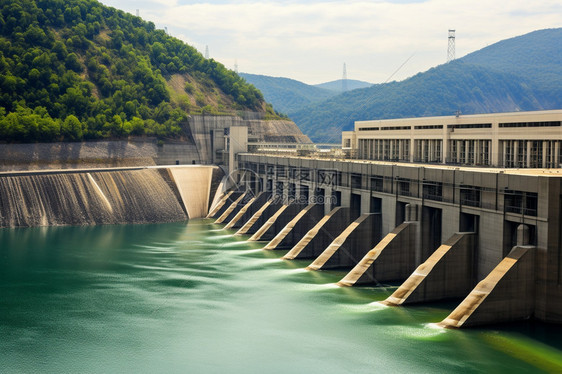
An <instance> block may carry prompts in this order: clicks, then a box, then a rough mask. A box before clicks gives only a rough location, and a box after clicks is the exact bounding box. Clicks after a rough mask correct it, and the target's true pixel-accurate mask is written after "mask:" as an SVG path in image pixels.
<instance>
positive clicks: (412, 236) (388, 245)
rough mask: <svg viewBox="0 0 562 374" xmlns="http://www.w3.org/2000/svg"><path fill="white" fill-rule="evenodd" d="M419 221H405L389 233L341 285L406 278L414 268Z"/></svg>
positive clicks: (339, 283)
mask: <svg viewBox="0 0 562 374" xmlns="http://www.w3.org/2000/svg"><path fill="white" fill-rule="evenodd" d="M417 227H418V223H417V222H404V223H402V224H400V225H399V226H398V227H396V228H395V229H394V230H393V231H392V232H391V233H390V234H388V235H386V236H385V237H384V238H383V239H382V240H381V241H380V242H379V243H378V244H377V245H376V246H375V247H374V248H373V249H371V250H370V251H369V252H368V253H367V254H366V255H365V256H364V257H363V258H362V259H361V261H359V263H358V264H357V265H355V267H354V268H353V269H352V270H351V271H350V272H349V273H348V274H347V275H346V276H345V277H344V278H343V279H342V280H340V281H339V282H338V285H339V286H354V285H358V284H368V283H378V282H383V281H394V280H403V279H406V278H407V277H408V275H410V274H411V273H412V271H413V270H414V268H415V266H416V263H415V252H416V251H415V249H416V237H417Z"/></svg>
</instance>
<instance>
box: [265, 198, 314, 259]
mask: <svg viewBox="0 0 562 374" xmlns="http://www.w3.org/2000/svg"><path fill="white" fill-rule="evenodd" d="M323 213H324V206H323V205H320V204H309V205H307V206H306V207H305V208H304V209H302V210H301V211H300V212H299V213H298V214H297V215H296V216H295V217H294V218H293V219H292V220H291V221H290V222H289V223H287V225H286V226H285V227H283V229H282V230H281V231H280V232H279V234H277V235H276V236H275V237H274V238H273V239H272V240H271V241H270V242H269V243H268V244H267V245H266V246H265V247H264V248H263V249H280V248H287V247H292V246H293V245H295V244H296V243H297V242H298V241H299V240H300V239H302V237H303V236H304V235H305V234H306V233H307V232H308V230H310V229H311V228H312V227H314V225H316V224H317V223H318V221H319V220H320V219H321V218H322V215H323Z"/></svg>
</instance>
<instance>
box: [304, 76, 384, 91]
mask: <svg viewBox="0 0 562 374" xmlns="http://www.w3.org/2000/svg"><path fill="white" fill-rule="evenodd" d="M345 84H346V85H347V90H346V92H347V91H351V90H356V89H358V88H367V87H371V86H372V85H373V84H372V83H369V82H365V81H359V80H356V79H346V82H345ZM314 87H320V88H325V89H327V90H330V91H334V92H336V93H338V94H339V93H342V88H343V79H338V80H335V81H331V82H326V83H319V84H315V85H314Z"/></svg>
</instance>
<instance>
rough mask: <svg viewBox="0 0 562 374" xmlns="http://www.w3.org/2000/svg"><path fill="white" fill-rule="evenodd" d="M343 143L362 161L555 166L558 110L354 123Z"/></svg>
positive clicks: (561, 130)
mask: <svg viewBox="0 0 562 374" xmlns="http://www.w3.org/2000/svg"><path fill="white" fill-rule="evenodd" d="M342 147H343V149H344V150H347V151H349V152H350V153H352V154H354V155H355V156H356V157H357V158H359V159H366V160H379V161H400V162H420V163H439V164H454V165H470V166H489V167H503V168H559V167H561V163H562V110H545V111H533V112H512V113H492V114H475V115H456V116H442V117H422V118H401V119H388V120H372V121H357V122H355V129H354V131H344V132H343V133H342Z"/></svg>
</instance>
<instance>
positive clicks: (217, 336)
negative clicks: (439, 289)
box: [0, 220, 562, 373]
mask: <svg viewBox="0 0 562 374" xmlns="http://www.w3.org/2000/svg"><path fill="white" fill-rule="evenodd" d="M232 234H233V231H229V230H223V229H221V226H219V225H214V224H212V223H209V221H204V220H203V221H196V220H193V221H190V222H189V223H188V224H186V223H174V224H161V225H136V226H135V225H124V226H97V227H50V228H33V229H4V230H0V372H2V373H19V372H23V373H34V372H35V373H117V372H127V373H153V372H158V373H424V372H425V373H462V372H465V373H471V372H483V373H491V372H499V373H501V372H505V373H514V372H541V371H548V372H560V371H562V354H561V349H562V339H561V337H562V330H560V328H558V327H556V326H548V325H543V324H539V323H532V324H531V323H526V324H519V325H507V326H496V327H493V328H488V329H478V330H442V329H439V328H435V327H432V326H431V323H432V322H438V321H440V320H441V319H443V318H444V317H445V316H446V315H447V314H448V312H449V311H450V310H452V308H453V307H454V304H431V305H423V306H416V307H404V308H390V307H383V306H380V305H379V304H377V303H374V304H373V302H375V301H378V300H382V299H384V298H386V296H388V295H389V294H390V293H391V292H392V290H394V289H395V288H396V286H388V287H380V288H338V287H336V286H334V285H333V283H334V282H336V281H338V280H339V279H340V278H341V277H342V276H343V275H344V273H343V272H333V271H329V272H309V271H305V270H303V268H304V267H305V266H306V265H308V264H309V262H310V261H293V262H290V261H283V260H281V259H280V257H281V256H282V255H283V254H284V253H285V252H283V251H281V252H278V251H275V252H271V251H263V250H261V249H260V248H261V247H263V245H264V244H263V243H249V242H246V241H244V240H245V239H247V237H234V236H232Z"/></svg>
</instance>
